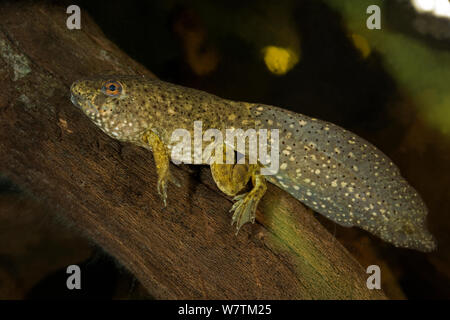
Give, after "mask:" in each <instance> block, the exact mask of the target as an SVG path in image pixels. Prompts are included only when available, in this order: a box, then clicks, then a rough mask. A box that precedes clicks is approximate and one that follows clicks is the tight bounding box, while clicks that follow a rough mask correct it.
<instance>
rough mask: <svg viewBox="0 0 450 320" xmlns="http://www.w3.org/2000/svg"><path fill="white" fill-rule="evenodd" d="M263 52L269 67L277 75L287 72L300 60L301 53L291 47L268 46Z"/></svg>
mask: <svg viewBox="0 0 450 320" xmlns="http://www.w3.org/2000/svg"><path fill="white" fill-rule="evenodd" d="M262 53H263V56H264V62H265V64H266V66H267V69H269V71H270V72H272V73H273V74H276V75H283V74H286V72H288V71H289V70H291V69H292V68H293V67H294V66H295V65H296V64H297V63H298V61H299V55H298V54H297V53H295V52H294V51H293V50H291V49H289V48H282V47H276V46H267V47H264V48H263V49H262Z"/></svg>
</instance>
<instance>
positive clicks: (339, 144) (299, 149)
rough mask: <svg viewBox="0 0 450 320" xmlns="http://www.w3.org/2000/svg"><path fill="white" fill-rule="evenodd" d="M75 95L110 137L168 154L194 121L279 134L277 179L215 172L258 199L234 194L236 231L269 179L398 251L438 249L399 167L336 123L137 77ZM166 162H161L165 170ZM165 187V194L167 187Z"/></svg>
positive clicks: (247, 171) (86, 83)
mask: <svg viewBox="0 0 450 320" xmlns="http://www.w3.org/2000/svg"><path fill="white" fill-rule="evenodd" d="M109 80H115V81H117V82H119V83H120V84H121V85H122V92H121V94H120V95H118V96H115V97H110V96H107V95H105V94H104V93H103V92H102V91H101V88H102V86H103V85H104V83H105V82H106V81H109ZM71 93H72V101H73V102H74V104H76V105H77V106H80V107H81V108H82V109H83V111H84V112H85V113H86V115H87V116H89V117H90V118H91V120H93V121H94V122H95V123H96V124H97V125H98V126H99V127H100V128H101V129H102V130H103V131H104V132H105V133H107V134H108V135H110V136H111V137H113V138H115V139H118V140H120V141H128V142H132V143H135V144H138V145H141V146H144V147H147V148H149V149H152V150H153V149H155V147H153V148H152V144H151V143H147V142H143V140H145V139H143V137H144V136H145V137H147V136H149V135H150V136H151V139H153V140H155V141H157V144H156V146H161V148H163V147H164V146H165V147H166V148H167V149H169V150H170V149H171V147H172V146H171V141H170V138H171V133H172V132H173V130H175V129H178V128H184V129H186V130H188V131H189V132H191V135H193V122H194V121H196V120H201V121H203V131H205V130H206V129H208V128H217V129H219V130H225V129H226V128H242V129H243V130H246V129H248V128H255V129H260V128H264V129H279V132H280V146H279V151H280V158H279V159H280V169H279V172H278V173H277V174H276V175H273V176H261V175H259V174H258V166H253V167H252V166H250V167H248V166H246V167H240V166H235V167H236V168H235V169H233V170H231V169H229V167H228V168H227V167H225V166H229V165H221V166H217V167H215V168H214V167H212V169H213V177H214V178H215V180H216V182H217V184H218V186H219V188H221V190H223V191H224V192H226V193H228V194H236V193H237V192H238V191H239V190H238V191H236V190H237V189H240V188H241V186H239V187H237V188H234V189H236V190H234V191H232V192H227V190H228V191H229V190H230V189H227V187H228V188H233V185H232V184H230V181H231V182H232V181H235V182H234V183H237V182H236V180H239V179H236V177H241V176H242V177H244V176H245V178H243V179H241V180H240V183H242V184H245V183H247V181H248V180H249V179H252V180H253V184H254V186H255V187H254V189H253V190H252V191H255V190H256V191H255V192H254V194H253V195H252V197H253V198H251V197H250V198H251V199H250V198H249V196H248V195H247V194H244V195H240V196H237V197H236V200H237V202H236V204H235V206H234V207H233V210H236V207H239V206H241V209H242V207H245V206H247V207H248V208H247V212H241V214H245V215H246V217H244V218H243V220H242V221H241V222H238V228H240V226H241V225H242V224H244V223H245V222H248V221H253V220H254V210H256V206H257V203H258V201H259V199H260V198H261V197H262V195H263V194H264V191H265V180H267V181H268V182H270V183H273V184H275V185H277V186H278V187H280V188H282V189H284V190H285V191H287V192H289V193H290V194H291V195H293V196H294V197H295V198H297V199H298V200H300V201H301V202H303V203H304V204H305V205H307V206H308V207H310V208H312V209H313V210H314V211H317V212H319V213H321V214H323V215H325V216H326V217H327V218H329V219H331V220H333V221H335V222H337V223H338V224H340V225H343V226H348V227H350V226H358V227H360V228H362V229H365V230H367V231H369V232H371V233H373V234H375V235H377V236H379V237H380V238H381V239H383V240H385V241H388V242H390V243H393V244H394V245H395V246H399V247H407V248H412V249H417V250H421V251H431V250H433V249H434V248H435V246H436V245H435V241H434V239H433V236H432V235H431V234H430V233H429V232H428V231H427V229H426V227H425V218H426V215H427V208H426V206H425V204H424V202H423V201H422V199H421V197H420V196H419V195H418V194H417V192H416V191H415V190H414V189H413V188H412V187H411V186H410V185H409V184H408V183H407V182H406V181H405V180H404V179H403V178H402V176H401V175H400V172H399V169H398V168H397V167H396V166H395V165H394V164H393V163H392V162H391V160H390V159H389V158H388V157H387V156H386V155H384V154H383V153H382V152H381V151H379V150H378V149H377V148H376V147H374V146H373V145H371V144H370V143H369V142H367V141H365V140H364V139H362V138H360V137H358V136H357V135H355V134H353V133H351V132H349V131H346V130H344V129H342V128H340V127H338V126H336V125H334V124H331V123H328V122H325V121H321V120H318V119H314V118H310V117H307V116H305V115H302V114H297V113H294V112H290V111H287V110H283V109H280V108H277V107H273V106H268V105H262V104H253V103H245V102H234V101H230V100H225V99H222V98H219V97H217V96H214V95H211V94H208V93H206V92H202V91H198V90H194V89H190V88H185V87H182V86H177V85H173V84H170V83H166V82H163V81H160V80H154V79H151V80H150V79H144V78H142V77H138V76H116V77H112V76H108V77H101V78H95V79H86V80H80V81H77V82H75V83H74V84H73V85H72V87H71ZM151 139H149V140H151ZM158 139H159V140H158ZM145 141H147V140H145ZM154 145H155V144H153V146H154ZM154 154H155V152H154ZM163 158H164V157H163ZM156 159H157V156H156V155H155V160H156ZM164 159H165V158H164ZM165 161H166V160H161V161H160V163H162V164H161V165H160V168H161V167H164V163H165ZM167 162H168V160H167ZM167 166H168V165H167ZM157 169H158V162H157ZM214 169H215V170H214ZM164 170H165V169H164ZM160 171H161V170H160ZM166 171H167V172H168V169H167V170H166ZM161 175H164V174H160V176H161ZM233 175H234V176H233ZM230 177H232V178H233V179H234V180H233V179H231V178H230ZM225 178H227V179H225ZM162 180H164V179H162ZM165 180H168V179H165ZM169 180H170V179H169ZM221 184H222V186H221ZM257 185H258V186H259V187H257ZM158 186H159V185H158ZM163 189H164V190H163V192H162V193H164V191H165V186H164V188H163ZM261 193H262V194H261ZM255 194H257V196H256V195H255ZM246 195H247V198H248V199H247V200H254V201H253V203H252V204H251V205H250V204H249V203H242V201H243V199H244V198H245V196H246ZM163 198H164V197H163ZM164 200H165V198H164ZM255 202H256V203H255ZM243 204H244V206H242V205H243ZM238 210H239V208H238ZM244 211H245V210H244ZM235 216H236V214H235ZM235 216H234V218H235Z"/></svg>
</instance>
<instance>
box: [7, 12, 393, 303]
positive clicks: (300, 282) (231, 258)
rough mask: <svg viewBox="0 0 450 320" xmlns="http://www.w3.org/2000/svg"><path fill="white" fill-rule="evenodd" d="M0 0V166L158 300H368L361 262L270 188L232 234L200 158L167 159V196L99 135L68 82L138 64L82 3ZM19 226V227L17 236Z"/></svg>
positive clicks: (142, 165)
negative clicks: (195, 165)
mask: <svg viewBox="0 0 450 320" xmlns="http://www.w3.org/2000/svg"><path fill="white" fill-rule="evenodd" d="M65 11H66V10H65V8H63V7H56V6H48V5H43V4H33V5H31V4H2V5H1V6H0V21H1V22H0V23H1V25H0V86H1V91H0V137H1V138H0V172H1V173H2V174H4V175H5V176H6V177H8V178H10V179H11V180H12V181H13V182H15V183H16V184H17V185H19V186H20V187H21V188H22V189H24V190H26V191H27V192H29V193H30V194H32V195H33V196H35V197H36V198H38V199H40V200H41V201H43V202H45V203H46V204H47V205H48V206H49V207H50V208H52V209H53V210H54V211H55V212H56V213H57V215H58V216H59V217H62V219H64V220H65V221H67V223H68V224H70V225H72V226H73V227H74V228H76V230H79V232H83V233H84V234H85V235H86V236H88V237H89V238H90V239H92V240H93V241H95V242H96V243H97V244H99V245H100V246H102V247H103V248H104V249H105V250H106V251H108V252H109V253H110V254H111V255H112V256H114V257H115V258H117V259H118V261H119V262H120V263H121V264H123V265H124V266H125V267H126V268H127V269H129V270H130V271H131V272H132V273H133V274H134V275H135V276H136V277H137V278H138V279H139V280H140V281H141V283H142V284H143V285H144V286H145V287H146V288H147V289H148V291H149V292H150V294H151V295H153V296H154V297H155V298H158V299H164V298H168V299H171V298H225V299H227V298H232V299H245V298H260V299H272V298H273V299H289V298H292V299H300V298H301V299H304V298H306V299H307V298H312V299H319V298H325V299H342V298H357V299H373V298H375V299H380V298H384V294H383V293H382V292H381V291H376V290H368V289H367V288H366V278H367V275H366V273H365V270H364V269H363V267H362V266H361V265H359V264H358V263H357V262H356V260H355V259H354V258H353V257H352V256H351V255H350V254H349V253H348V252H347V251H346V250H345V249H344V248H343V246H342V245H341V244H339V243H338V242H337V241H336V240H335V239H334V237H333V236H332V235H330V234H329V233H328V232H327V231H326V230H325V229H324V228H323V227H322V226H321V225H320V224H319V223H318V222H317V221H316V220H315V219H314V217H313V215H312V212H311V211H310V210H307V209H306V208H305V207H304V206H303V205H302V204H301V203H299V202H298V201H297V200H295V199H293V198H292V197H291V196H289V195H288V194H286V193H285V192H283V191H281V190H280V189H278V188H276V187H274V186H270V187H269V189H268V192H267V194H266V196H265V197H264V199H263V201H262V203H261V204H260V207H259V209H260V211H259V212H258V216H257V223H255V224H254V225H246V226H245V227H244V228H243V229H242V230H241V231H240V233H239V235H238V236H235V234H234V228H233V227H232V226H230V221H231V216H230V213H228V210H229V209H230V207H231V204H232V202H231V201H230V199H229V198H227V197H225V196H224V195H223V194H221V193H220V192H219V191H218V189H217V188H216V187H215V186H214V183H213V182H212V179H211V175H210V173H209V171H208V168H207V167H201V168H200V169H199V172H200V174H199V175H197V176H194V175H193V174H192V173H191V170H189V169H188V168H187V167H176V166H172V167H171V170H172V171H173V173H174V175H175V177H176V178H177V179H178V180H179V181H182V186H181V188H176V187H175V186H170V188H169V200H168V206H167V208H165V209H162V202H161V199H160V198H159V196H158V195H157V192H156V190H155V186H156V172H155V170H154V162H153V158H152V156H151V153H149V152H148V151H146V150H144V149H142V148H139V147H136V146H133V145H129V144H121V143H119V142H117V141H114V140H112V139H110V138H109V137H107V136H106V135H105V134H103V133H102V132H101V131H100V130H99V129H98V128H96V127H95V125H94V124H92V123H91V122H90V121H89V119H88V118H87V117H85V116H84V115H83V114H82V113H81V112H80V111H79V110H78V109H77V108H75V107H74V106H73V105H72V104H71V102H70V99H69V86H70V84H71V82H72V81H74V80H76V79H78V78H81V77H85V76H87V75H94V74H106V73H116V74H143V75H146V76H152V74H151V73H150V72H149V71H147V70H146V69H145V68H144V67H142V66H141V65H139V64H138V63H136V62H135V61H133V60H132V59H131V58H129V57H128V56H127V55H126V54H124V53H123V52H121V51H120V50H119V49H118V48H117V46H115V45H114V44H113V43H111V42H110V41H109V40H107V39H106V38H105V36H104V35H103V34H102V33H101V31H100V30H99V28H98V27H97V26H96V25H95V23H94V22H93V21H92V20H91V19H90V18H89V17H88V15H87V14H86V13H85V12H82V29H81V30H68V29H67V28H66V24H65V21H66V18H67V15H66V13H65ZM18 236H20V235H18Z"/></svg>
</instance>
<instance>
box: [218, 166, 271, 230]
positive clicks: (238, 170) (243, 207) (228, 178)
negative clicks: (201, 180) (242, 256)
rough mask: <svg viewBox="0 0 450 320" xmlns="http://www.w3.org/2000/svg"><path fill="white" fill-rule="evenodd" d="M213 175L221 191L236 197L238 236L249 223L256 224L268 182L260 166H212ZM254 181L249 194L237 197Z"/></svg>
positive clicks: (234, 217) (235, 208) (234, 207)
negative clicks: (241, 229) (258, 209)
mask: <svg viewBox="0 0 450 320" xmlns="http://www.w3.org/2000/svg"><path fill="white" fill-rule="evenodd" d="M211 173H212V176H213V179H214V181H215V182H216V184H217V186H218V187H219V189H220V190H221V191H222V192H224V193H225V194H227V195H229V196H235V197H234V199H233V200H234V201H236V202H235V203H234V204H233V207H232V208H231V210H230V212H233V211H234V214H233V218H232V222H231V223H232V224H234V223H236V229H237V231H236V234H237V233H238V232H239V229H240V228H241V227H242V226H243V225H244V224H246V223H247V222H252V223H253V222H255V214H256V208H257V206H258V203H259V201H260V200H261V198H262V197H263V195H264V193H265V192H266V189H267V186H266V180H265V178H264V176H263V175H261V174H260V167H259V166H258V165H247V164H216V163H212V164H211ZM250 179H251V180H252V184H253V188H252V189H251V190H250V191H249V192H247V193H243V194H240V195H237V196H236V194H237V193H239V192H240V191H241V190H243V189H244V188H245V186H246V185H247V184H248V181H249V180H250Z"/></svg>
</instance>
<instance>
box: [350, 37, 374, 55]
mask: <svg viewBox="0 0 450 320" xmlns="http://www.w3.org/2000/svg"><path fill="white" fill-rule="evenodd" d="M351 37H352V41H353V45H354V46H355V48H356V49H358V51H359V52H361V55H362V57H363V58H364V59H365V58H367V57H368V56H369V55H370V51H371V50H370V46H369V42H367V40H366V38H364V37H363V36H361V35H359V34H357V33H352V35H351Z"/></svg>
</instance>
